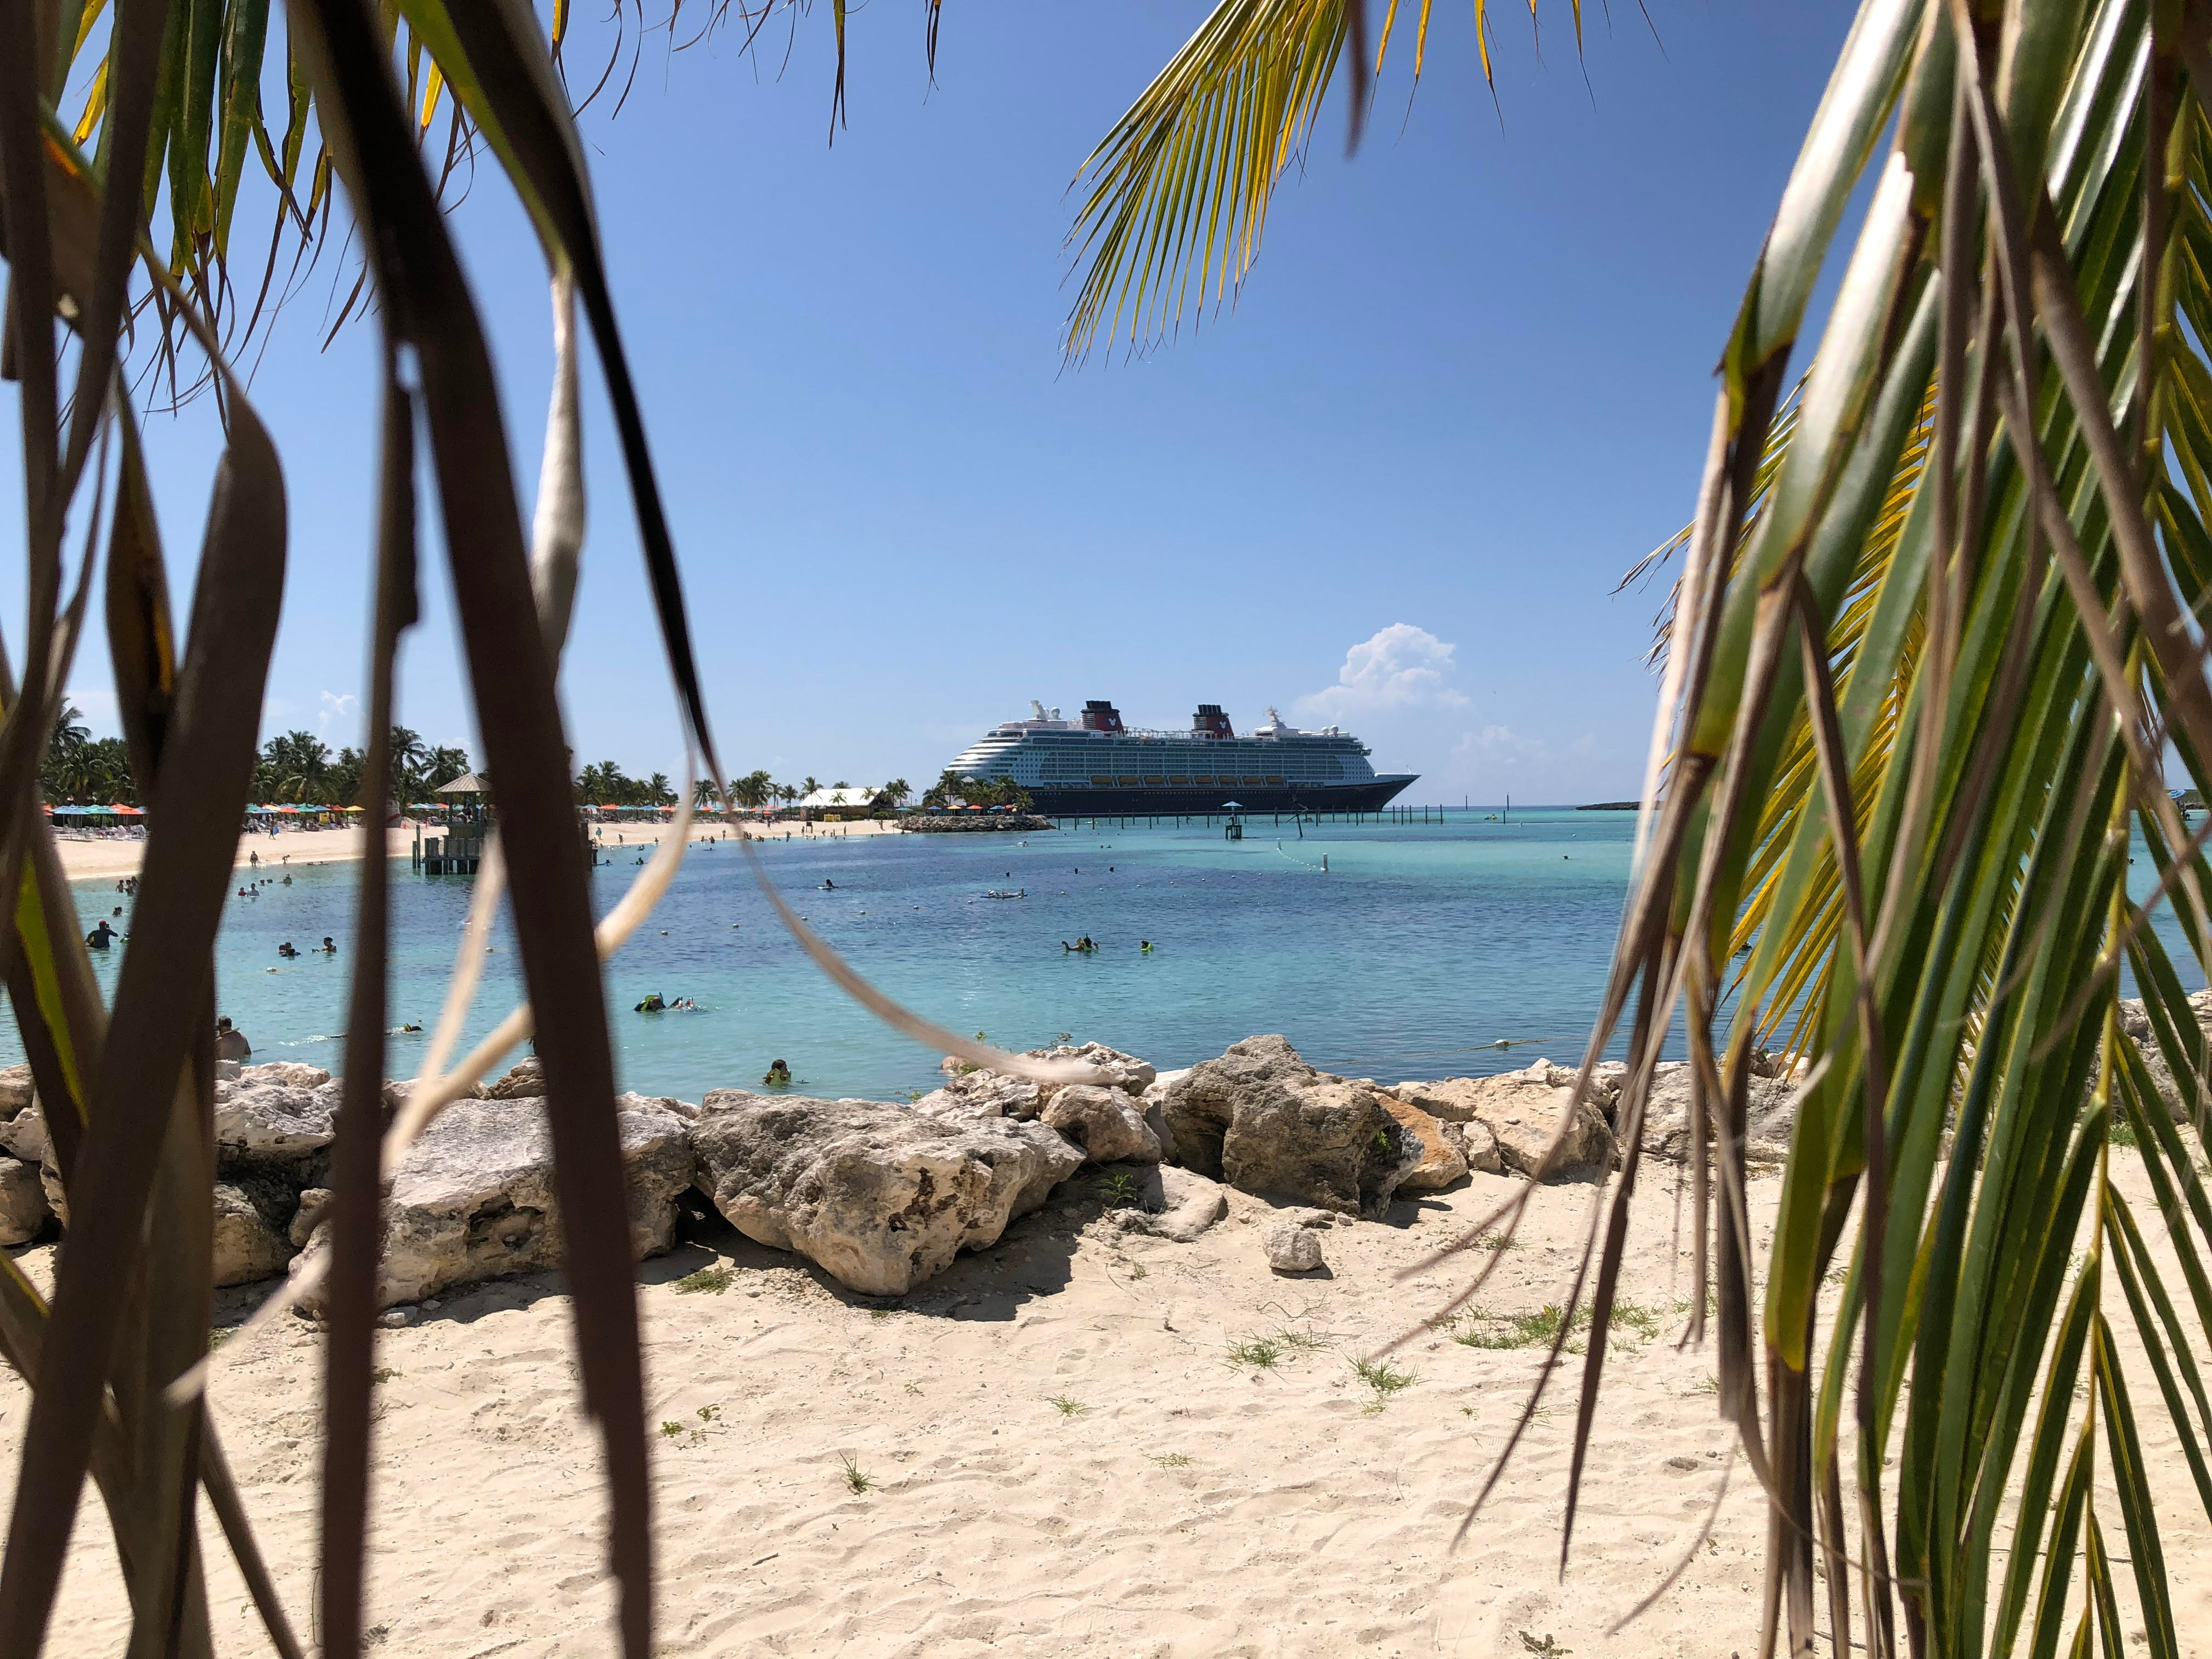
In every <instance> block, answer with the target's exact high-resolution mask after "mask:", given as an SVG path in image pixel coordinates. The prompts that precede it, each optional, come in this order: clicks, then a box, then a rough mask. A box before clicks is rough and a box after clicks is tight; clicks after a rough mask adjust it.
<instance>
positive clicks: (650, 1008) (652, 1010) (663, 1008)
mask: <svg viewBox="0 0 2212 1659" xmlns="http://www.w3.org/2000/svg"><path fill="white" fill-rule="evenodd" d="M631 1012H633V1013H640V1014H662V1013H666V1012H668V1005H667V1004H666V1003H665V1002H663V1001H662V1000H660V993H659V992H658V991H655V992H654V993H653V994H652V995H651V996H649V997H647V998H646V1000H644V1001H642V1002H641V1003H639V1004H638V1005H637V1006H636V1007H635V1009H633V1010H631Z"/></svg>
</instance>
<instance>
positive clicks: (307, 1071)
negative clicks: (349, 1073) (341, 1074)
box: [215, 1062, 344, 1166]
mask: <svg viewBox="0 0 2212 1659" xmlns="http://www.w3.org/2000/svg"><path fill="white" fill-rule="evenodd" d="M276 1073H290V1074H292V1075H290V1076H279V1075H274V1074H276ZM310 1078H313V1079H319V1081H313V1082H310V1081H307V1079H310ZM343 1087H344V1085H342V1084H339V1083H335V1082H333V1081H331V1075H330V1073H327V1072H324V1071H320V1070H318V1069H317V1068H316V1067H314V1066H293V1065H286V1064H283V1063H282V1062H280V1063H278V1064H276V1065H274V1066H246V1067H244V1068H243V1069H242V1070H241V1071H240V1073H239V1076H238V1080H237V1081H236V1082H234V1083H224V1082H218V1083H216V1085H215V1144H216V1159H217V1162H218V1163H219V1164H233V1163H235V1162H237V1161H238V1160H240V1159H252V1160H265V1161H273V1162H278V1163H285V1164H300V1165H303V1166H304V1165H305V1164H307V1163H308V1162H309V1161H311V1160H312V1159H313V1158H314V1156H315V1154H317V1153H318V1152H321V1151H322V1150H323V1148H325V1146H329V1145H330V1144H331V1140H332V1139H334V1138H335V1137H336V1135H337V1110H338V1101H339V1098H340V1096H341V1093H342V1091H343Z"/></svg>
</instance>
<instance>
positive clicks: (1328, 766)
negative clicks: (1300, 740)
mask: <svg viewBox="0 0 2212 1659" xmlns="http://www.w3.org/2000/svg"><path fill="white" fill-rule="evenodd" d="M1155 764H1157V763H1155ZM1009 770H1012V769H1011V768H1009ZM1287 770H1288V772H1289V774H1290V775H1291V776H1292V777H1294V778H1301V779H1322V778H1330V779H1334V778H1340V777H1342V776H1343V775H1344V767H1343V765H1342V763H1340V762H1337V761H1333V760H1332V761H1322V762H1317V763H1316V762H1308V763H1306V764H1304V765H1303V766H1293V767H1290V768H1288V769H1287ZM1119 771H1120V769H1119V768H1118V767H1116V768H1115V773H1116V774H1117V775H1118V774H1119ZM1037 775H1039V776H1041V777H1045V778H1070V779H1073V778H1083V777H1096V776H1097V775H1098V774H1097V773H1095V772H1093V771H1091V769H1090V768H1089V767H1086V766H1082V765H1077V764H1070V763H1054V762H1052V761H1047V762H1046V763H1044V764H1043V765H1042V766H1041V767H1039V768H1038V769H1037ZM1190 775H1191V776H1194V777H1206V776H1212V775H1217V774H1212V773H1206V772H1199V773H1193V774H1190ZM1218 775H1219V776H1222V777H1239V776H1243V777H1249V776H1253V775H1254V774H1251V773H1237V772H1223V773H1218ZM1261 775H1263V776H1271V777H1272V776H1280V775H1281V774H1279V773H1267V774H1261Z"/></svg>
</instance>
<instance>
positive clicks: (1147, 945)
mask: <svg viewBox="0 0 2212 1659" xmlns="http://www.w3.org/2000/svg"><path fill="white" fill-rule="evenodd" d="M1137 949H1138V950H1139V951H1143V952H1144V953H1145V954H1146V956H1150V955H1152V940H1150V939H1139V940H1138V941H1137Z"/></svg>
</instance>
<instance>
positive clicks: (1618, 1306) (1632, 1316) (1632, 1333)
mask: <svg viewBox="0 0 2212 1659" xmlns="http://www.w3.org/2000/svg"><path fill="white" fill-rule="evenodd" d="M1658 1334H1659V1310H1657V1309H1656V1308H1647V1307H1645V1306H1644V1304H1642V1303H1640V1302H1630V1301H1626V1300H1625V1299H1624V1300H1620V1301H1616V1302H1614V1304H1613V1330H1612V1337H1613V1340H1614V1341H1616V1342H1623V1341H1634V1342H1649V1341H1650V1340H1651V1339H1652V1338H1653V1337H1655V1336H1656V1335H1658Z"/></svg>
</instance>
